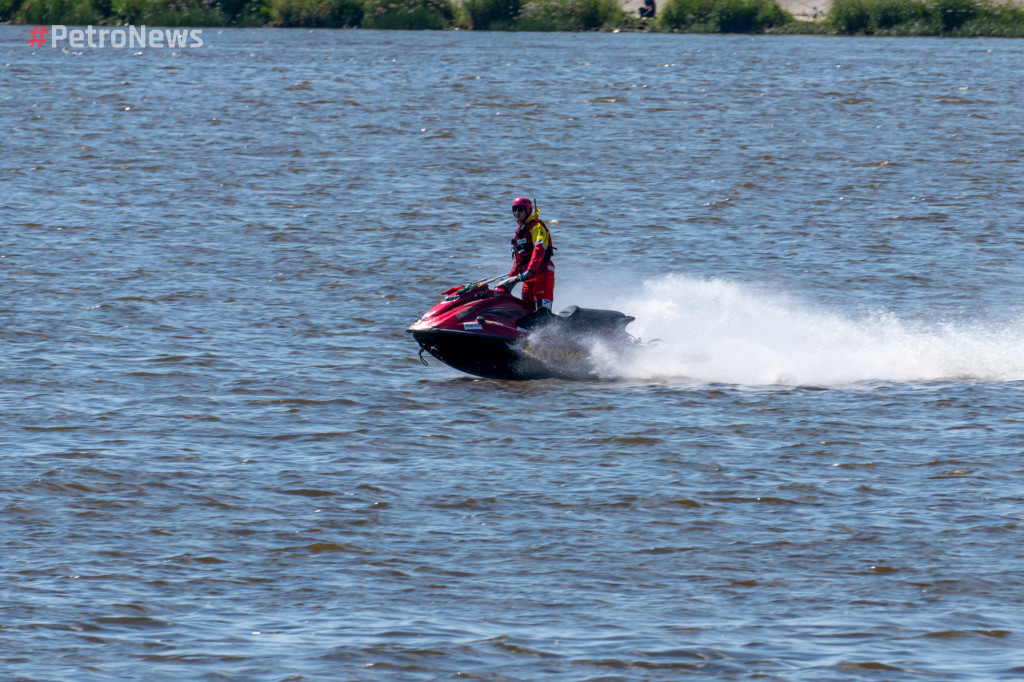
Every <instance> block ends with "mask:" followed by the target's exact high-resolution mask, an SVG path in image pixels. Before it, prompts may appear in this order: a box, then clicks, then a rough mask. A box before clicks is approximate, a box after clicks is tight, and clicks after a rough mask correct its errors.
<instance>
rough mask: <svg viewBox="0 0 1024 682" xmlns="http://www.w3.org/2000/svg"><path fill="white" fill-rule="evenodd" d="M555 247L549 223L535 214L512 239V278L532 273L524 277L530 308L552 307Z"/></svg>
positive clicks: (524, 288)
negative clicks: (549, 230) (553, 255)
mask: <svg viewBox="0 0 1024 682" xmlns="http://www.w3.org/2000/svg"><path fill="white" fill-rule="evenodd" d="M554 250H555V247H554V245H553V244H552V243H551V233H550V232H548V226H547V225H545V224H544V222H543V221H542V220H541V219H540V218H538V217H537V212H536V211H535V212H534V213H533V215H531V216H530V217H529V218H527V219H526V221H525V222H524V223H523V224H522V225H520V226H519V228H518V229H517V230H516V235H515V236H514V237H513V238H512V257H513V258H514V262H513V263H512V270H511V271H509V273H508V275H509V277H513V276H515V275H522V274H523V273H525V272H526V271H527V270H529V271H530V274H529V276H528V277H527V278H526V279H524V280H523V303H525V304H526V307H527V309H528V310H534V309H535V308H538V307H541V306H543V307H545V308H550V307H551V302H552V301H553V300H554V298H555V264H554V263H552V262H551V254H552V253H553V252H554Z"/></svg>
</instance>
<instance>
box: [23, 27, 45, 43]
mask: <svg viewBox="0 0 1024 682" xmlns="http://www.w3.org/2000/svg"><path fill="white" fill-rule="evenodd" d="M49 32H50V29H48V28H46V27H45V26H36V27H35V28H34V29H32V30H31V31H29V33H31V34H32V37H31V38H29V39H28V44H29V45H31V46H32V47H42V46H43V45H45V44H46V34H47V33H49Z"/></svg>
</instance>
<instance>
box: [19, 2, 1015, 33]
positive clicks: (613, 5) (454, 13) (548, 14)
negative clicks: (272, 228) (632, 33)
mask: <svg viewBox="0 0 1024 682" xmlns="http://www.w3.org/2000/svg"><path fill="white" fill-rule="evenodd" d="M8 21H10V22H14V23H19V24H48V25H49V24H66V25H86V24H93V25H104V24H106V25H112V24H135V25H139V24H147V25H150V26H190V27H191V26H282V27H307V28H346V27H349V28H356V27H362V28H377V29H434V30H440V29H450V28H462V29H473V30H510V31H593V30H616V29H620V30H646V31H663V32H688V33H775V34H786V33H789V34H792V33H815V34H838V35H876V36H963V37H980V36H996V37H1024V7H1022V6H1020V5H1012V4H1004V3H1002V2H999V0H835V2H834V4H833V5H832V8H831V9H830V10H829V12H828V14H827V15H825V16H824V17H823V18H821V19H820V20H819V21H817V22H809V21H799V20H797V19H795V18H794V17H793V16H792V15H790V14H789V13H788V12H786V11H784V10H783V9H782V8H781V7H779V5H778V4H777V2H776V0H660V2H659V13H658V16H657V18H656V19H653V20H648V21H641V20H640V19H639V18H637V17H635V16H630V15H627V14H626V13H625V12H624V11H623V10H622V8H621V6H620V5H619V3H618V0H461V2H459V1H458V0H0V22H8Z"/></svg>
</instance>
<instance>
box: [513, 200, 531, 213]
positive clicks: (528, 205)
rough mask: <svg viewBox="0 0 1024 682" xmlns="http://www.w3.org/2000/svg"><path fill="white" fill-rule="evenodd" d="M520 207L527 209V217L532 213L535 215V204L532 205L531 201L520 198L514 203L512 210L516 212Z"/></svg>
mask: <svg viewBox="0 0 1024 682" xmlns="http://www.w3.org/2000/svg"><path fill="white" fill-rule="evenodd" d="M519 206H525V207H526V215H530V214H531V213H533V203H531V202H530V200H529V199H527V198H526V197H518V198H517V199H516V200H515V201H513V202H512V210H515V209H516V208H517V207H519Z"/></svg>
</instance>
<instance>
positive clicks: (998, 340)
mask: <svg viewBox="0 0 1024 682" xmlns="http://www.w3.org/2000/svg"><path fill="white" fill-rule="evenodd" d="M615 304H616V305H615V306H614V307H616V309H618V310H622V311H624V312H627V313H628V314H630V315H633V316H635V317H636V322H634V323H633V324H631V325H630V326H629V328H628V331H629V332H630V333H632V334H633V335H635V336H639V337H641V338H642V339H644V340H650V339H659V340H660V341H659V343H657V344H654V345H653V346H651V347H648V348H646V349H644V351H643V352H641V353H638V354H636V355H635V356H633V357H631V358H629V359H625V360H622V359H613V358H611V357H610V356H609V357H608V358H607V362H608V363H609V366H608V367H607V369H608V371H609V373H614V374H615V375H618V376H623V377H627V378H636V379H656V378H683V379H686V380H689V381H694V382H697V383H725V384H739V385H752V386H765V385H794V386H796V385H800V386H803V385H814V386H837V385H849V384H854V383H859V382H870V381H883V382H928V381H949V380H955V381H990V382H991V381H994V382H1009V381H1022V380H1024V352H1022V351H1024V320H1020V319H1018V320H1016V321H1015V322H1010V323H999V324H997V323H986V322H966V323H965V322H963V321H957V322H949V321H934V320H933V321H927V320H919V319H917V318H915V319H913V320H904V319H899V318H898V317H896V316H895V315H893V314H891V313H868V314H864V315H863V316H853V315H851V314H849V313H841V312H835V311H831V310H828V309H825V308H823V307H821V306H817V305H815V304H814V303H810V302H808V301H805V300H800V299H798V298H794V297H791V296H786V295H782V294H775V293H772V292H769V291H764V290H763V289H761V288H758V287H756V286H755V285H752V284H749V283H740V282H734V281H728V280H717V279H697V278H692V277H687V276H682V275H669V276H666V277H663V278H661V279H656V280H651V281H647V282H645V283H644V286H643V290H642V291H641V293H640V294H638V295H635V296H632V297H629V298H625V299H620V300H618V301H615Z"/></svg>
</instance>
